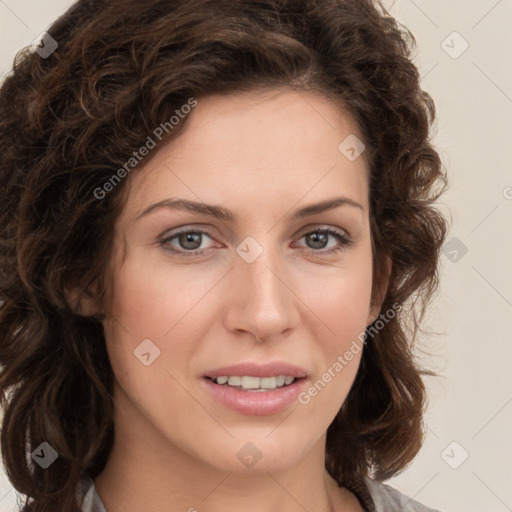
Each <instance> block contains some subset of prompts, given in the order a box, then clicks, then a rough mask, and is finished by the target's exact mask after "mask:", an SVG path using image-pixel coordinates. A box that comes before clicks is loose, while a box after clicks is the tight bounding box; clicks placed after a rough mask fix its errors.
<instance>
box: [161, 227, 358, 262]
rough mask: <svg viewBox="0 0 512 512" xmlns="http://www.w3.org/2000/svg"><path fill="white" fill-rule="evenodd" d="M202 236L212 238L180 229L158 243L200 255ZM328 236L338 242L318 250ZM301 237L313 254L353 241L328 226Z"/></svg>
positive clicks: (203, 232) (201, 232)
mask: <svg viewBox="0 0 512 512" xmlns="http://www.w3.org/2000/svg"><path fill="white" fill-rule="evenodd" d="M203 236H207V237H208V238H210V239H212V240H213V238H212V237H211V236H210V235H209V233H207V232H206V231H201V230H187V231H180V232H178V233H175V234H173V235H171V236H169V237H167V238H165V239H164V240H162V241H161V242H160V245H162V246H163V247H164V249H165V250H167V251H170V252H172V253H174V254H180V255H184V256H194V255H200V254H204V253H205V252H207V250H208V248H206V249H204V248H203V249H199V248H200V247H201V245H202V243H201V242H202V237H203ZM329 237H332V238H334V239H335V240H337V241H338V244H336V245H335V246H334V247H332V248H330V249H329V250H320V249H325V246H326V245H327V244H328V240H329ZM302 238H304V239H306V241H307V243H310V244H313V247H310V252H311V253H314V254H315V255H318V254H320V255H322V254H331V253H333V252H336V251H341V250H343V249H345V248H347V247H349V246H350V245H352V243H353V242H352V240H351V239H350V238H349V237H348V235H346V234H344V233H342V232H338V231H336V230H334V229H329V228H321V229H315V230H313V231H309V232H307V233H305V234H304V235H302V236H301V237H300V238H299V240H300V239H302ZM173 240H177V242H178V244H179V245H180V246H181V248H180V250H176V248H175V246H174V247H171V242H172V241H173Z"/></svg>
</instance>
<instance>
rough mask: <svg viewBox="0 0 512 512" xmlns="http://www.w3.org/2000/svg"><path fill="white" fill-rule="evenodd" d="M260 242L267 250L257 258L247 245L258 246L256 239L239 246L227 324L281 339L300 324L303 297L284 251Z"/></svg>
mask: <svg viewBox="0 0 512 512" xmlns="http://www.w3.org/2000/svg"><path fill="white" fill-rule="evenodd" d="M258 245H259V246H260V247H261V248H262V249H263V251H262V252H261V248H260V249H259V250H258V252H257V253H256V254H258V253H260V254H259V255H258V256H257V257H256V258H255V259H254V260H253V261H251V259H252V258H251V257H245V255H244V252H243V249H247V248H248V247H249V251H251V250H252V251H254V250H256V249H257V246H255V244H254V242H253V245H252V246H251V245H250V243H249V244H248V245H246V246H244V245H243V244H241V247H239V250H238V253H237V257H236V258H235V262H234V264H233V265H234V268H233V270H232V271H231V272H230V273H229V276H230V277H229V283H228V285H227V287H228V292H227V296H226V304H225V306H226V308H227V309H226V311H227V312H226V316H225V323H226V328H227V329H228V330H229V331H230V332H238V334H239V335H241V333H250V334H251V336H250V338H252V339H256V340H261V341H266V340H272V339H275V340H279V339H280V338H282V337H283V336H286V335H288V334H290V333H291V332H292V331H293V330H294V329H295V328H296V327H297V325H298V324H299V321H300V310H299V305H300V300H299V298H298V297H297V295H296V293H295V292H294V290H293V288H294V286H293V283H292V281H293V279H292V272H291V269H290V267H289V266H288V265H287V264H286V261H285V259H284V257H283V255H282V254H280V252H279V251H278V250H276V249H271V248H270V246H269V244H265V245H264V244H258ZM240 254H241V256H240ZM253 256H254V255H253Z"/></svg>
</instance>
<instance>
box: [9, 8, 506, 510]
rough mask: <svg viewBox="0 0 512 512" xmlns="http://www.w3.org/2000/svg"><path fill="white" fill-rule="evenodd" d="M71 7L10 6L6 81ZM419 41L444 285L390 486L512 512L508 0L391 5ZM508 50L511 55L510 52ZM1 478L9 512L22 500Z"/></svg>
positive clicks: (450, 505) (449, 502) (431, 500)
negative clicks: (416, 408) (410, 441)
mask: <svg viewBox="0 0 512 512" xmlns="http://www.w3.org/2000/svg"><path fill="white" fill-rule="evenodd" d="M71 3H72V2H70V1H67V0H45V1H44V2H41V1H40V0H16V1H15V0H0V76H3V75H5V74H6V73H7V72H8V71H9V69H10V67H11V65H12V61H13V57H14V55H15V53H16V52H17V51H18V50H19V49H21V48H22V47H23V46H25V45H27V44H30V43H31V41H32V40H33V39H34V38H35V37H36V36H38V34H40V33H41V32H43V31H44V30H45V29H46V28H48V26H49V25H50V24H51V22H52V21H53V20H54V19H55V18H56V17H57V16H58V15H60V14H61V13H63V12H64V11H65V10H66V8H67V7H68V6H69V5H71ZM385 5H386V7H387V8H389V9H390V12H391V14H392V15H394V16H395V17H396V18H397V20H398V21H399V22H400V23H402V24H403V25H405V26H406V27H408V28H409V29H410V30H411V31H412V33H413V34H414V36H415V38H416V40H417V44H418V46H417V51H416V54H415V57H414V61H415V63H416V64H417V66H418V67H419V69H420V72H421V76H422V87H423V88H424V89H425V90H427V91H428V92H429V93H430V94H431V95H432V96H433V98H434V101H435V103H436V107H437V117H438V120H437V123H436V126H435V132H434V138H433V140H434V143H435V145H436V146H437V148H438V150H439V152H440V154H441V157H442V159H443V161H444V165H445V167H446V168H447V170H448V175H449V179H450V188H449V190H448V192H446V193H445V194H444V196H443V197H442V199H441V203H442V204H441V205H440V208H441V209H442V211H443V212H444V213H445V214H446V215H447V216H449V217H450V219H451V220H450V222H451V231H450V234H449V236H448V238H447V244H446V245H445V247H444V250H443V252H444V254H443V256H442V272H441V286H440V290H439V293H438V295H437V297H436V299H435V301H434V302H433V304H432V306H431V309H430V314H429V316H428V319H427V325H426V327H428V328H429V329H430V330H432V331H435V333H436V334H431V335H429V336H422V337H421V339H420V341H421V347H422V348H423V349H424V351H426V352H428V353H429V354H430V355H425V354H422V355H421V357H422V360H423V361H424V363H425V364H426V365H427V366H428V367H429V368H431V369H433V370H435V371H437V372H438V373H439V374H440V376H439V377H435V378H433V377H428V379H427V380H426V384H427V386H428V389H429V397H430V405H429V409H428V411H427V415H426V424H427V426H428V429H427V436H426V440H425V444H424V447H423V448H422V450H421V452H420V453H419V454H418V456H417V458H416V459H415V461H414V462H413V463H412V465H410V467H409V468H408V469H407V470H405V471H404V472H403V473H402V474H401V475H399V476H397V477H395V478H393V479H391V480H390V481H389V482H388V483H389V484H390V485H392V486H394V487H396V488H397V489H399V490H400V491H401V492H403V493H405V494H407V495H409V496H411V497H414V498H415V499H416V500H418V501H420V502H423V503H425V504H427V505H429V506H431V507H434V508H437V509H439V510H441V511H442V512H506V511H512V485H511V484H512V469H511V467H512V434H511V433H512V372H511V371H510V364H511V362H512V343H511V336H510V330H511V327H512V321H511V320H512V273H511V272H510V267H511V263H512V259H511V255H512V222H511V220H512V172H511V171H512V151H511V147H512V144H511V141H510V139H511V137H512V59H511V58H510V48H512V36H511V33H512V31H511V29H510V27H511V23H512V2H511V1H510V0H498V1H497V0H478V1H472V2H467V1H463V0H455V1H450V2H446V1H444V0H430V1H426V0H396V1H394V2H393V1H392V0H388V1H386V2H385ZM507 49H508V50H507ZM2 470H3V468H2V469H0V511H1V512H13V511H14V510H15V503H16V501H15V498H16V493H15V491H14V490H13V488H12V487H11V485H10V483H9V481H8V480H7V478H5V476H4V475H3V474H2Z"/></svg>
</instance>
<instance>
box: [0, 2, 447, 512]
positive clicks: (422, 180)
mask: <svg viewBox="0 0 512 512" xmlns="http://www.w3.org/2000/svg"><path fill="white" fill-rule="evenodd" d="M48 33H49V34H50V35H51V36H52V37H53V38H54V39H55V40H56V41H57V42H58V48H57V49H56V50H55V51H54V52H53V53H52V54H51V55H49V56H47V58H42V57H41V56H40V55H38V53H36V52H35V51H34V49H33V48H25V49H24V50H23V51H21V52H20V53H18V55H17V56H16V59H15V62H14V65H13V71H12V73H11V74H10V75H9V76H8V77H7V78H6V79H5V81H4V83H3V85H2V87H1V89H0V142H1V147H2V151H1V152H0V172H1V179H2V187H1V189H0V204H1V205H2V206H1V210H0V299H1V300H2V301H3V306H2V307H1V308H0V364H1V371H0V390H1V391H2V407H3V410H4V416H3V424H2V431H1V449H2V457H3V464H4V466H5V469H6V474H7V476H8V478H9V479H10V481H11V482H12V484H13V486H14V488H15V489H16V490H17V491H18V492H19V493H21V494H23V495H26V496H27V501H28V497H32V498H34V499H35V502H34V505H33V510H34V511H35V512H50V511H51V512H54V511H55V510H66V511H78V510H79V504H78V503H77V502H76V497H75V494H74V493H75V488H76V486H77V484H78V482H79V479H80V477H81V476H82V475H83V474H84V473H88V474H89V475H90V476H91V477H92V478H95V476H96V475H98V474H99V473H100V472H101V471H102V469H103V468H104V466H105V464H106V460H107V458H108V456H109V452H110V450H111V447H112V442H113V433H114V425H113V402H112V387H113V372H112V367H111V365H110V362H109V358H108V354H107V351H106V348H105V339H104V333H103V326H102V320H103V319H104V318H105V315H104V314H98V315H95V316H85V315H82V314H80V311H79V310H78V309H77V307H75V306H74V305H72V304H70V303H69V301H68V299H67V290H69V289H71V288H74V287H79V288H80V289H81V290H82V291H83V292H84V293H88V292H87V291H88V290H90V288H91V286H92V285H93V283H94V284H95V285H96V287H95V290H96V296H95V298H96V300H97V301H98V302H99V303H100V304H101V307H102V308H103V309H102V310H103V313H104V312H105V311H106V309H105V308H106V307H108V304H109V297H110V290H111V282H110V278H111V273H110V256H111V247H112V241H113V235H114V232H113V227H114V222H115V220H116V218H117V217H118V215H119V214H120V212H121V210H122V208H123V206H124V204H125V200H126V194H124V193H123V191H125V190H126V182H127V181H128V180H129V177H128V178H127V179H124V180H122V181H121V182H120V183H119V184H117V185H116V186H115V187H113V190H111V191H110V192H109V193H108V194H106V195H105V197H104V198H102V199H101V200H98V199H97V197H96V195H97V194H95V190H97V188H98V187H99V186H101V184H103V183H105V182H106V181H108V180H109V178H111V176H112V175H113V174H114V173H115V172H116V170H118V169H119V168H120V167H122V165H123V164H124V163H125V162H126V161H127V159H129V158H130V156H131V155H132V153H133V151H134V149H135V148H139V147H141V146H142V145H143V144H144V143H145V142H146V141H147V138H148V135H149V134H151V133H152V131H153V130H154V128H155V126H159V125H160V124H161V123H162V121H164V120H168V119H169V118H170V117H171V116H172V115H173V114H174V112H175V111H176V109H177V108H179V107H180V106H181V105H183V104H184V103H186V102H187V99H189V98H190V97H194V98H197V99H198V100H199V101H200V98H201V97H202V96H204V95H206V94H215V93H218V94H220V93H226V92H228V93H229V92H237V91H247V90H252V89H255V88H257V87H262V86H263V87H277V86H281V85H287V86H291V87H293V88H295V89H296V90H298V91H307V90H314V91H318V92H320V93H322V94H324V95H325V96H327V97H329V98H332V99H333V100H335V101H336V102H338V104H339V105H341V106H343V108H344V109H345V111H346V112H349V113H350V114H351V115H352V116H353V118H354V119H355V120H356V122H357V123H358V126H359V127H360V129H361V133H362V134H363V136H364V144H365V145H366V158H368V169H369V190H370V205H371V207H370V223H371V224H370V225H371V234H372V244H373V245H372V249H373V275H374V281H373V285H374V292H375V293H374V295H375V297H376V298H375V300H376V301H377V295H378V293H377V292H378V290H379V289H380V286H381V284H382V282H383V280H384V279H385V278H387V267H386V264H385V256H386V255H388V256H389V257H390V258H391V260H392V262H393V265H392V270H391V274H390V276H389V284H388V287H387V291H386V294H385V296H384V297H380V301H382V300H383V302H382V310H388V309H390V308H393V306H394V305H396V304H399V305H403V306H404V307H403V308H400V309H401V310H400V311H399V312H397V314H396V315H394V316H393V318H389V319H387V320H386V322H385V325H384V326H383V327H382V328H381V329H378V332H376V333H374V335H372V336H367V339H366V341H367V343H366V346H365V350H364V351H363V355H362V360H361V365H360V368H359V371H358V374H357V377H356V380H355V382H354V385H353V387H352V389H351V391H350V393H349V396H348V398H347V400H346V401H345V403H344V404H343V406H342V407H341V409H340V411H339V413H338V414H337V416H336V418H335V419H334V421H333V422H332V424H331V425H330V426H329V429H328V432H327V446H326V469H327V470H328V472H329V473H330V474H331V476H332V477H333V478H335V479H336V480H337V481H338V483H339V484H340V485H349V484H350V483H351V482H355V481H358V480H359V479H361V478H362V477H363V476H367V475H368V476H373V477H374V478H376V479H378V480H382V479H387V478H389V477H391V476H393V475H395V474H396V473H398V472H399V471H401V470H403V469H404V468H405V467H406V465H407V464H408V463H409V462H410V461H411V460H412V459H413V458H414V456H415V455H416V454H417V452H418V450H419V448H420V447H421V444H422V441H423V435H424V431H423V422H422V421H423V420H422V418H423V413H424V410H425V404H426V392H425V388H424V384H423V382H422V374H426V373H430V372H427V371H425V370H422V368H421V367H420V366H419V364H418V362H417V361H416V359H415V357H414V355H413V352H412V345H413V341H414V339H415V338H416V335H417V332H418V329H419V328H420V326H421V322H422V320H423V316H424V312H425V308H426V306H427V303H428V302H429V301H430V300H431V298H432V296H433V294H434V292H435V291H436V289H437V286H438V281H439V269H438V264H439V252H440V248H441V246H442V244H443V241H444V238H445V233H446V230H447V226H446V221H445V219H444V217H443V216H442V215H441V214H440V212H439V211H438V210H437V209H436V208H435V205H434V203H435V201H436V200H437V198H438V197H439V195H440V194H441V193H442V192H443V191H444V190H445V188H446V184H447V182H446V173H445V171H444V169H443V166H442V163H441V160H440V157H439V155H438V153H437V152H436V150H435V149H434V148H433V146H432V144H431V133H430V131H431V130H430V128H431V125H432V124H433V121H434V119H435V106H434V103H433V100H432V98H431V96H430V95H429V94H428V93H426V92H425V91H423V90H422V89H421V87H420V79H419V73H418V70H417V68H416V67H415V65H414V64H413V63H412V59H411V55H412V50H413V49H414V47H415V40H414V37H413V35H412V34H411V33H410V32H409V31H408V30H407V29H406V28H405V27H403V26H401V25H399V24H398V23H397V21H396V20H395V19H394V18H393V17H392V16H391V15H389V13H388V12H387V11H386V9H385V8H384V7H383V6H382V4H381V3H380V2H373V1H371V0H237V1H233V0H173V1H169V0H146V1H144V2H140V1H138V0H108V1H105V0H80V1H78V2H77V3H75V4H74V5H73V6H72V7H71V8H70V9H69V10H68V11H67V12H66V13H65V14H64V15H63V16H62V17H61V18H59V19H58V20H57V21H56V22H55V23H54V24H53V25H51V27H50V28H49V29H48ZM185 124H186V119H184V120H183V121H182V122H180V123H179V125H178V126H176V128H175V129H174V130H172V131H170V132H169V134H168V135H166V139H167V138H169V137H173V136H175V135H176V134H178V133H179V132H180V131H181V129H182V128H183V126H184V125H185ZM147 158H151V156H148V157H147ZM43 441H46V442H48V443H49V444H50V445H51V446H52V447H53V448H54V449H55V450H56V451H57V453H58V460H57V461H56V462H55V463H54V464H52V465H51V466H50V467H48V468H47V469H42V468H41V467H39V466H38V465H37V464H33V463H31V460H30V457H29V456H27V455H28V454H30V452H31V451H32V450H34V449H35V448H36V447H37V446H38V445H39V444H40V443H41V442H43Z"/></svg>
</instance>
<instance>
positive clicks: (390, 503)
mask: <svg viewBox="0 0 512 512" xmlns="http://www.w3.org/2000/svg"><path fill="white" fill-rule="evenodd" d="M365 483H366V486H367V488H368V491H369V493H370V495H371V497H372V500H373V502H374V504H375V512H390V511H391V510H397V511H398V510H399V511H400V512H440V511H439V510H436V509H433V508H429V507H427V506H425V505H422V504H421V503H419V502H417V501H415V500H413V499H412V498H410V497H409V496H405V495H404V494H402V493H401V492H400V491H397V490H396V489H393V487H390V486H389V485H387V484H384V483H382V482H378V481H376V480H372V479H370V478H367V479H366V480H365Z"/></svg>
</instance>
